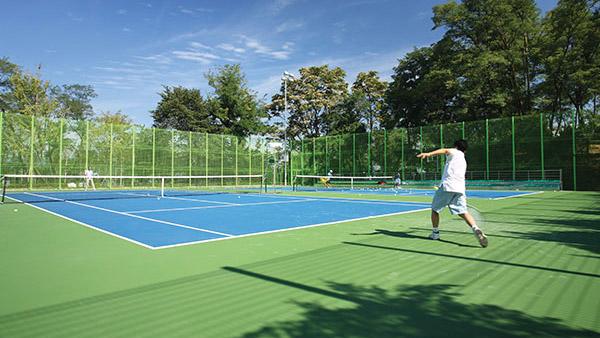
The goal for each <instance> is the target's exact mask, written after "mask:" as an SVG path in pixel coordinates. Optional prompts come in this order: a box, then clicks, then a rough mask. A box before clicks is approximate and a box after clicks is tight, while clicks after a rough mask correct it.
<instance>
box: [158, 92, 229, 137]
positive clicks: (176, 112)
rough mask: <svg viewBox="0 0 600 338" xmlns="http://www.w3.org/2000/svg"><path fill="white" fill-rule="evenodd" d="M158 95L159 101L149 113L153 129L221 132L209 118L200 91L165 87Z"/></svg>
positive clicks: (218, 126) (219, 127)
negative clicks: (152, 120) (152, 119)
mask: <svg viewBox="0 0 600 338" xmlns="http://www.w3.org/2000/svg"><path fill="white" fill-rule="evenodd" d="M159 95H160V97H161V100H160V102H159V103H158V105H157V107H156V109H155V110H153V111H151V114H152V117H153V118H154V126H155V127H157V128H165V129H177V130H184V131H198V132H216V131H220V130H221V126H220V125H217V124H214V123H213V122H214V121H212V119H211V118H210V117H209V113H208V108H207V103H206V102H205V100H204V99H203V98H202V95H201V94H200V90H198V89H188V88H184V87H168V86H165V87H163V92H162V93H160V94H159ZM213 106H214V105H213Z"/></svg>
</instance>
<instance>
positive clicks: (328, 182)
mask: <svg viewBox="0 0 600 338" xmlns="http://www.w3.org/2000/svg"><path fill="white" fill-rule="evenodd" d="M332 179H333V170H329V172H328V173H327V177H326V178H325V182H324V183H323V184H324V185H325V187H327V188H331V187H332V185H331V180H332Z"/></svg>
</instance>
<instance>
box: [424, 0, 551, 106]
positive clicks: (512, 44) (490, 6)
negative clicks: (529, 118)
mask: <svg viewBox="0 0 600 338" xmlns="http://www.w3.org/2000/svg"><path fill="white" fill-rule="evenodd" d="M433 11H434V17H433V21H434V28H440V27H443V28H445V29H446V30H447V31H446V33H445V34H444V38H445V39H449V40H450V41H452V42H453V43H454V44H455V45H456V46H458V47H459V48H457V49H456V50H455V53H454V55H453V57H454V59H455V60H456V61H460V62H455V63H454V64H456V65H461V67H460V68H459V72H458V74H457V75H458V77H457V79H459V80H460V87H461V88H460V90H461V96H462V97H463V98H464V104H465V105H466V107H467V108H468V109H469V110H470V111H471V112H473V113H474V114H475V115H476V116H480V117H481V116H486V117H495V116H509V115H514V114H526V113H529V112H530V111H531V110H532V108H533V91H532V89H533V84H534V83H535V82H536V81H537V76H538V75H539V64H538V62H537V61H536V45H537V40H538V37H539V28H540V20H539V10H538V9H537V8H536V6H535V2H534V0H464V1H462V2H461V3H456V2H454V1H451V2H449V3H446V4H443V5H438V6H435V7H434V8H433Z"/></svg>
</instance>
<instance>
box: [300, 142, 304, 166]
mask: <svg viewBox="0 0 600 338" xmlns="http://www.w3.org/2000/svg"><path fill="white" fill-rule="evenodd" d="M300 170H301V171H302V172H301V173H300V175H304V138H302V140H301V141H300Z"/></svg>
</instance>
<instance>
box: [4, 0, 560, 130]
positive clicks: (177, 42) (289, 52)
mask: <svg viewBox="0 0 600 338" xmlns="http://www.w3.org/2000/svg"><path fill="white" fill-rule="evenodd" d="M445 2H446V1H442V0H439V1H435V0H418V1H417V0H346V1H342V0H338V1H336V0H321V1H318V0H256V1H250V0H247V1H242V0H221V1H216V0H215V1H198V0H197V1H192V0H169V1H158V0H142V1H136V0H127V1H124V0H123V1H115V0H102V1H100V0H98V1H86V0H78V1H66V0H54V1H39V0H32V1H12V0H0V8H2V10H3V15H2V19H1V20H0V57H8V58H9V60H10V61H11V62H13V63H15V64H18V65H20V66H22V67H23V68H24V69H25V70H26V71H29V72H32V73H38V74H39V75H40V76H41V77H42V78H43V79H45V80H48V81H50V82H51V83H52V84H55V85H62V84H76V83H77V84H84V85H91V86H93V88H94V89H95V91H96V93H97V94H98V97H97V98H95V99H94V100H93V101H92V104H93V107H94V111H95V112H96V113H100V112H105V111H110V112H117V111H121V112H122V113H124V114H127V115H129V116H130V117H131V118H132V119H133V121H134V122H135V123H138V124H144V125H148V126H149V125H151V124H152V117H151V115H150V111H151V110H152V109H154V108H155V107H156V105H157V103H158V101H159V100H160V96H159V93H160V92H161V91H162V89H163V86H184V87H187V88H198V89H200V91H201V92H202V94H203V95H207V94H209V93H210V90H211V88H210V87H209V86H208V84H207V80H206V78H205V76H204V74H206V73H207V72H208V71H211V70H215V69H217V68H218V67H219V66H222V65H225V64H240V65H241V67H242V71H243V72H244V73H245V75H246V78H247V80H248V86H249V87H250V88H251V89H252V90H254V91H255V92H256V93H257V96H258V98H260V99H264V100H265V101H267V102H268V101H269V100H270V97H271V96H272V95H273V94H275V93H276V92H278V91H279V89H280V86H281V76H282V73H283V72H284V71H288V72H291V73H293V74H298V70H299V69H300V68H302V67H306V66H317V65H323V64H328V65H330V66H332V67H335V66H339V67H341V68H343V69H344V70H345V71H346V72H347V74H348V75H347V79H346V80H347V81H348V82H349V83H352V82H353V81H354V79H355V77H356V74H358V73H359V72H361V71H369V70H376V71H378V72H379V73H380V75H381V77H382V78H383V79H384V80H389V78H390V76H391V74H392V71H393V67H394V66H396V65H397V63H398V59H400V58H402V57H403V56H404V55H405V54H406V53H407V52H410V51H411V50H413V49H414V48H416V47H422V46H428V45H430V44H431V43H433V42H436V41H437V40H439V39H440V37H441V36H442V35H443V33H444V32H443V30H441V29H437V30H433V29H432V28H433V24H432V22H431V16H432V11H431V9H432V7H433V6H435V5H436V4H441V3H445ZM537 4H538V7H539V8H540V9H541V10H542V12H545V11H547V10H549V9H551V8H552V7H554V6H555V5H556V0H538V1H537ZM38 65H41V69H40V70H38Z"/></svg>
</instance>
